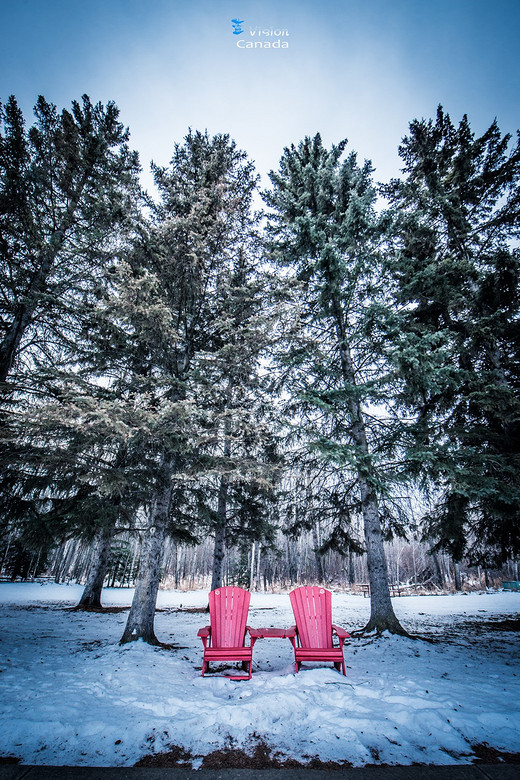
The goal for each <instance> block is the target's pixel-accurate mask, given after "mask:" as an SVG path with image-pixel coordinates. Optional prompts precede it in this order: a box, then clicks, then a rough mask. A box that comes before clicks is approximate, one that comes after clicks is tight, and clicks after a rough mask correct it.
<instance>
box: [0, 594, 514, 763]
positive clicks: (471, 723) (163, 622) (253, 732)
mask: <svg viewBox="0 0 520 780" xmlns="http://www.w3.org/2000/svg"><path fill="white" fill-rule="evenodd" d="M81 592H82V588H81V587H80V586H76V585H54V584H44V585H40V584H38V583H16V584H11V583H1V584H0V683H1V690H2V713H1V721H0V722H1V728H0V755H2V756H17V757H19V758H21V760H22V762H23V763H33V764H57V765H61V764H70V765H83V764H84V765H91V766H93V765H97V766H102V765H110V766H130V765H133V764H134V763H135V762H136V761H138V760H139V759H140V758H142V757H143V756H144V755H147V754H150V753H160V752H163V751H168V750H170V749H171V748H172V746H173V745H181V746H183V747H184V748H186V749H187V750H189V751H190V752H191V753H192V754H193V755H194V756H198V758H196V759H195V760H194V762H193V766H194V767H197V766H199V765H200V763H201V761H202V757H203V756H204V755H206V754H208V753H210V752H212V751H214V750H216V749H219V748H224V747H242V748H246V749H248V748H249V749H251V747H252V746H254V743H255V740H258V739H262V740H264V741H265V742H266V743H267V744H268V745H269V746H270V747H271V748H272V749H273V751H275V752H276V751H278V752H279V753H280V754H281V755H283V756H287V757H291V758H295V759H298V760H300V761H307V760H309V759H310V758H311V757H315V756H317V757H318V758H319V759H321V760H322V761H329V760H330V761H337V762H349V763H350V764H353V765H354V766H361V765H364V764H367V763H371V764H373V763H388V764H411V763H412V762H418V763H424V764H428V763H432V764H454V763H470V762H471V760H472V748H471V746H472V745H476V744H480V743H487V744H489V745H491V746H492V747H495V748H497V749H499V750H504V751H508V752H518V751H520V727H519V724H520V685H519V683H520V666H519V663H518V661H519V652H518V629H517V626H516V629H517V630H516V631H515V630H514V629H515V624H514V623H513V622H512V621H511V618H512V617H515V618H516V619H518V615H519V613H520V594H519V593H506V592H499V593H482V594H476V593H474V594H468V595H462V594H461V595H455V596H407V597H402V598H396V599H393V603H394V606H395V610H396V613H397V615H398V617H399V618H400V620H401V621H402V622H403V624H404V625H405V626H406V628H408V630H410V631H412V632H419V633H421V634H422V635H424V636H429V637H431V638H433V639H434V640H435V641H434V642H433V643H429V642H424V641H413V640H409V639H403V638H397V637H382V638H379V639H360V640H351V641H350V643H349V644H348V646H347V647H346V651H345V660H346V663H347V675H348V676H347V677H346V678H345V677H343V676H342V675H340V674H339V673H338V672H336V671H334V670H333V669H332V668H320V667H314V668H311V667H307V668H306V667H305V666H304V670H303V671H302V672H300V674H295V673H294V664H293V653H292V649H291V645H290V643H289V641H288V640H286V639H285V640H280V639H262V640H259V641H258V642H257V643H256V646H255V650H254V657H253V660H254V665H253V670H254V671H253V678H252V680H250V681H245V682H232V681H229V680H226V679H224V678H222V677H220V678H219V677H216V676H213V677H212V676H210V677H205V678H204V679H203V678H202V677H201V675H200V668H201V662H202V645H201V642H200V640H199V639H198V638H197V636H196V633H197V629H198V628H199V627H201V626H203V625H205V624H206V623H207V622H208V616H207V615H206V614H204V613H197V612H193V611H187V610H190V609H191V610H193V609H194V608H197V607H200V608H202V607H204V606H205V605H206V604H207V592H203V591H198V592H190V593H182V592H179V591H160V593H159V599H158V608H159V610H161V611H160V612H158V614H157V617H156V631H157V636H158V637H159V639H160V640H161V641H163V642H169V643H174V644H175V645H176V648H175V649H173V650H165V649H162V648H153V647H150V646H148V645H146V644H144V643H142V642H137V643H133V644H131V645H126V646H124V647H120V646H119V645H118V641H119V639H120V637H121V634H122V631H123V627H124V625H125V622H126V617H127V613H126V612H119V613H103V614H100V613H83V612H72V611H71V610H70V607H71V606H73V605H74V604H75V603H76V602H77V601H78V599H79V596H80V594H81ZM132 593H133V592H132V591H131V590H128V589H106V590H105V591H104V594H103V596H104V598H103V603H104V605H105V606H128V605H129V604H130V601H131V598H132ZM368 613H369V601H368V599H364V598H363V597H362V596H353V595H346V594H336V593H335V594H333V619H334V622H335V623H337V624H339V625H342V626H344V627H345V628H347V629H349V630H352V629H356V628H361V627H362V626H363V624H364V622H365V621H366V619H367V618H368ZM508 618H509V623H506V622H504V621H507V620H508ZM248 622H249V624H250V625H252V626H255V627H260V626H288V625H291V624H292V623H293V618H292V612H291V608H290V604H289V598H288V596H287V595H284V594H276V595H275V594H255V593H253V594H252V598H251V608H250V612H249V621H248ZM500 623H503V625H502V626H500Z"/></svg>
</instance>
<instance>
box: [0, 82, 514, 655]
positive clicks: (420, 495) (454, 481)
mask: <svg viewBox="0 0 520 780" xmlns="http://www.w3.org/2000/svg"><path fill="white" fill-rule="evenodd" d="M0 118H1V126H0V128H1V129H0V434H1V435H0V462H1V476H0V534H1V547H0V556H1V557H0V561H1V562H2V570H3V571H4V572H6V573H7V574H8V575H10V576H24V573H25V576H28V575H29V574H32V575H36V574H39V573H41V572H43V571H45V570H46V569H47V567H49V566H51V568H52V570H53V573H54V575H55V576H56V578H57V579H60V577H62V576H70V573H71V572H76V574H75V575H74V576H77V577H79V578H81V579H82V580H83V581H84V582H85V583H86V584H85V590H84V593H83V596H82V599H81V602H80V604H79V605H78V606H79V607H80V608H84V609H89V608H99V607H100V606H101V595H102V588H103V585H104V583H107V582H108V584H116V583H119V584H125V583H128V584H129V583H135V593H134V597H133V602H132V606H131V609H130V613H129V616H128V621H127V624H126V627H125V631H124V634H123V637H122V641H123V642H127V641H133V640H136V639H143V640H145V641H147V642H150V643H156V642H157V641H158V640H157V638H156V636H155V632H154V613H155V603H156V597H157V590H158V587H159V583H160V581H161V578H163V577H165V576H168V578H169V580H168V581H173V582H174V583H176V584H180V583H181V582H182V583H183V584H184V583H185V581H187V580H189V578H190V576H191V578H192V581H193V582H194V583H196V582H199V583H201V582H204V584H206V586H209V587H212V588H216V587H219V586H220V585H222V583H223V582H225V581H233V582H238V583H240V584H243V585H245V586H247V587H252V586H256V587H258V586H259V585H261V584H262V583H263V587H271V586H273V584H276V586H277V587H278V586H281V585H283V583H287V584H289V585H290V584H291V583H296V582H298V581H307V580H309V579H312V580H314V581H318V582H325V583H326V582H329V583H338V584H341V582H343V583H345V584H352V583H353V581H354V580H356V579H358V581H359V577H360V576H362V579H363V580H366V582H367V584H369V585H370V595H371V615H370V620H369V622H368V623H367V625H366V626H365V629H364V630H365V632H367V633H368V632H372V631H377V632H381V631H384V630H389V631H392V632H394V633H405V629H404V628H403V627H402V626H401V625H400V623H399V621H398V620H397V618H396V616H395V614H394V611H393V607H392V602H391V588H390V586H391V585H392V584H394V583H395V582H397V581H399V580H400V579H403V580H404V579H406V580H408V581H411V579H414V580H415V582H417V580H418V578H419V579H421V582H422V583H424V582H425V581H429V582H431V583H432V584H433V585H435V586H436V587H444V586H446V583H447V582H448V580H449V579H450V578H451V577H452V574H453V577H454V578H455V579H456V578H457V576H460V566H459V563H460V562H461V561H463V560H464V561H465V562H466V564H467V565H468V566H471V567H475V571H476V572H477V575H472V576H477V578H480V580H482V578H484V580H485V581H486V582H485V584H490V583H491V582H492V579H493V574H492V573H493V571H495V570H496V569H497V567H500V566H503V565H505V564H507V565H508V566H509V567H510V569H511V571H512V572H513V573H514V572H516V576H518V566H517V561H518V556H519V554H520V524H519V522H518V520H519V507H520V478H519V460H520V458H519V451H520V402H519V392H518V391H519V384H520V333H519V270H520V262H519V261H520V254H519V249H518V238H519V226H520V221H519V210H520V188H519V176H520V141H519V139H517V140H516V143H515V142H514V141H513V140H512V138H511V137H510V136H509V135H508V134H505V135H502V133H501V132H500V130H499V128H498V125H497V123H496V121H495V122H493V124H492V125H491V126H490V127H489V128H488V129H487V130H486V132H485V133H484V134H483V135H481V136H479V137H477V136H475V134H474V133H473V132H472V130H471V128H470V125H469V122H468V119H467V117H465V116H464V117H463V118H462V120H461V121H460V122H459V124H458V125H456V124H453V123H452V121H451V119H450V117H449V116H448V115H447V114H445V112H444V111H443V109H442V108H441V107H439V109H438V111H437V114H436V117H435V118H434V119H431V120H424V119H423V120H414V121H413V122H411V124H410V126H409V133H408V135H407V136H406V137H405V138H404V139H403V141H402V143H401V145H400V147H399V154H400V156H401V159H402V162H403V169H402V176H401V177H400V178H398V179H395V180H392V181H390V182H389V183H388V184H385V185H379V186H376V184H375V183H374V180H373V169H372V166H371V164H370V162H368V161H365V162H364V163H363V164H360V163H359V162H358V160H357V156H356V153H355V152H354V151H351V150H348V147H347V141H346V140H344V141H341V142H339V143H338V144H335V145H332V146H331V148H330V149H328V148H326V147H325V146H324V144H323V142H322V140H321V137H320V135H319V134H317V135H315V136H314V137H313V138H305V139H303V140H302V141H300V142H299V143H297V144H293V145H291V146H288V147H287V148H286V149H284V150H283V154H282V157H281V160H280V165H279V168H278V170H276V171H272V172H271V173H270V180H271V185H270V188H269V189H268V190H267V191H266V192H263V193H261V194H262V197H263V201H264V203H265V208H264V210H263V211H261V210H259V209H256V208H255V205H254V204H255V202H257V201H256V200H255V196H256V194H257V193H258V188H259V177H258V176H257V174H256V173H255V170H254V166H253V164H252V162H251V161H250V160H249V159H248V157H247V155H246V153H245V152H243V151H241V150H239V149H238V148H237V146H236V144H235V142H234V141H233V140H232V139H231V138H230V137H229V136H228V135H225V134H220V135H216V136H214V137H210V136H209V135H208V133H207V132H204V133H203V132H199V131H192V130H190V131H189V132H188V134H187V135H186V137H185V139H184V140H183V141H182V142H180V143H177V144H175V145H174V148H173V152H172V158H171V161H170V163H169V165H168V166H166V167H160V166H157V165H154V164H152V171H153V175H154V181H155V186H156V192H155V194H152V195H150V194H147V193H145V192H143V191H142V189H141V187H140V185H139V173H140V164H139V159H138V155H137V153H136V152H135V151H132V150H131V149H130V147H129V132H128V130H127V129H125V128H124V126H123V125H122V124H121V122H120V120H119V112H118V109H117V107H116V106H115V104H114V103H108V104H107V105H106V106H103V105H102V104H100V103H97V104H93V103H92V102H91V100H90V99H89V98H88V97H87V96H83V98H82V100H81V101H77V102H76V101H75V102H73V104H72V107H71V110H66V109H64V110H63V111H61V112H59V111H58V109H57V108H56V107H55V106H54V105H52V104H50V103H48V102H47V101H46V100H45V99H44V98H43V97H40V98H39V99H38V102H37V104H36V106H35V122H34V124H33V125H32V126H31V127H29V128H27V127H26V125H25V121H24V118H23V116H22V113H21V111H20V109H19V107H18V104H17V101H16V99H15V98H14V97H11V98H9V99H8V101H7V102H6V104H5V105H4V106H2V107H1V115H0ZM392 540H394V541H393V542H392ZM399 540H402V544H403V545H405V544H407V545H408V547H407V549H411V550H413V551H415V552H413V553H412V556H413V555H415V553H417V556H418V558H420V559H421V561H422V563H421V567H422V568H421V574H420V575H418V568H417V566H416V568H415V569H414V573H413V575H410V567H409V565H408V564H406V566H404V564H403V566H404V568H406V567H408V569H407V574H406V575H405V576H404V577H402V578H401V574H402V571H403V569H400V568H399V566H400V563H399V562H400V561H401V553H402V550H401V552H399V553H396V550H397V549H398V546H399V544H400V542H399ZM405 540H408V542H406V541H405ZM396 545H397V547H396ZM209 547H211V554H210V555H209V553H208V550H209ZM190 550H192V551H193V552H192V553H190ZM197 550H198V551H199V552H196V551H197ZM388 554H390V560H388V559H387V556H388ZM418 558H417V560H418ZM188 560H189V561H190V563H189V566H188V563H187V561H188ZM417 560H416V559H414V561H415V563H414V565H415V564H417ZM396 561H397V566H396ZM389 562H390V571H389ZM186 566H188V569H186ZM183 567H184V568H183ZM190 567H191V568H190ZM356 567H357V573H356ZM365 567H366V568H365ZM515 567H516V568H515ZM338 572H342V574H341V576H338ZM457 572H458V575H457ZM197 578H198V579H197ZM455 586H460V582H458V583H457V582H456V583H455Z"/></svg>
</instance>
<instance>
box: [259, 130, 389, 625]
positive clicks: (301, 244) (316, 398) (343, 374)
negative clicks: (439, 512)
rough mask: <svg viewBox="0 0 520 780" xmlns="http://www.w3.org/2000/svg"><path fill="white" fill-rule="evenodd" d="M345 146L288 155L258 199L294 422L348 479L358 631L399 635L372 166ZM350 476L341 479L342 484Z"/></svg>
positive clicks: (309, 143)
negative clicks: (282, 293) (363, 570)
mask: <svg viewBox="0 0 520 780" xmlns="http://www.w3.org/2000/svg"><path fill="white" fill-rule="evenodd" d="M345 147H346V142H341V143H340V144H338V145H337V146H332V148H331V149H330V150H327V149H326V148H325V147H324V146H323V143H322V141H321V138H320V136H319V135H316V136H315V137H314V138H313V139H311V138H306V139H305V140H304V141H302V142H301V143H300V144H299V145H298V146H297V147H295V146H291V147H290V148H286V149H285V151H284V154H283V156H282V159H281V162H280V168H279V171H278V172H273V173H271V174H270V177H271V181H272V185H273V187H272V189H271V191H270V192H268V193H267V195H266V202H267V204H268V205H269V206H270V207H271V208H272V209H273V213H272V214H271V216H270V237H271V238H270V251H271V257H272V258H273V260H276V261H277V262H278V263H279V265H280V266H281V267H282V268H283V275H284V278H285V280H286V282H287V286H286V289H287V298H288V305H289V306H290V317H288V322H287V325H286V328H285V333H284V337H285V342H286V349H285V354H284V355H283V363H284V365H285V372H286V388H287V390H288V391H289V392H290V393H291V397H292V398H293V399H295V401H296V403H295V407H296V409H295V418H296V414H298V415H299V419H300V421H301V422H300V428H301V429H303V430H305V434H306V435H307V436H308V438H309V445H310V446H311V448H312V449H313V450H315V451H317V452H318V453H319V454H320V456H321V457H322V458H324V459H325V460H328V461H331V462H334V463H336V464H338V465H340V466H342V467H343V468H344V469H345V472H346V473H347V474H349V475H350V473H351V472H354V473H355V476H356V484H355V487H354V490H355V493H356V510H357V511H359V512H360V513H361V514H362V516H363V522H364V541H365V547H366V552H367V556H368V569H369V577H370V587H371V616H370V620H369V622H368V624H367V626H366V627H365V631H367V632H369V631H377V632H382V631H385V630H388V631H391V632H394V633H404V630H403V628H402V627H401V625H400V623H399V621H398V620H397V618H396V616H395V614H394V611H393V607H392V603H391V600H390V593H389V587H388V574H387V567H386V560H385V554H384V548H383V529H382V525H381V516H380V510H379V503H378V502H379V497H380V496H381V495H382V494H384V493H385V491H386V490H388V483H389V472H388V471H385V469H384V468H383V466H384V459H385V456H388V455H389V454H390V453H389V452H385V450H384V448H382V442H383V432H384V428H385V421H384V420H383V419H378V416H377V414H376V415H374V414H372V410H373V407H374V405H376V404H380V403H381V402H382V401H384V400H385V367H384V366H382V365H381V363H380V362H379V361H378V360H377V358H376V352H377V350H376V349H375V345H374V343H373V342H372V339H371V331H370V321H369V318H368V316H367V311H369V310H370V307H372V306H373V305H374V302H377V300H378V296H379V297H380V298H381V299H382V297H383V292H382V290H381V286H380V284H379V283H380V279H379V278H378V271H379V262H378V255H377V243H378V226H377V220H376V217H375V214H374V201H375V197H376V194H375V190H374V187H373V184H372V180H371V172H372V169H371V166H370V163H368V162H365V164H364V165H363V166H359V165H358V163H357V160H356V155H355V153H353V152H351V153H350V154H349V155H348V156H347V157H346V159H344V160H343V161H342V155H343V152H344V151H345ZM348 478H349V477H347V479H348Z"/></svg>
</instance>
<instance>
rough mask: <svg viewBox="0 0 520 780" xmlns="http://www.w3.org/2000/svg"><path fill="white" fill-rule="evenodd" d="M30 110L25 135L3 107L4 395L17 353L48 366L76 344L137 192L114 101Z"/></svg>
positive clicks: (41, 101)
mask: <svg viewBox="0 0 520 780" xmlns="http://www.w3.org/2000/svg"><path fill="white" fill-rule="evenodd" d="M34 112H35V116H36V122H35V124H34V125H33V126H32V127H31V128H30V129H29V130H28V131H27V130H26V128H25V123H24V120H23V116H22V113H21V111H20V109H19V107H18V104H17V102H16V99H15V98H14V97H10V98H9V100H8V101H7V103H6V104H5V106H4V107H1V106H0V123H1V124H0V288H1V291H2V295H1V297H0V389H3V391H4V392H5V391H9V390H10V388H9V387H6V386H5V384H4V383H5V381H6V379H7V378H8V376H9V375H10V374H12V372H13V371H14V370H15V368H16V366H17V361H18V363H19V361H20V360H21V357H22V355H24V354H26V355H29V354H30V355H31V356H32V358H31V360H34V356H35V355H36V357H38V359H39V360H40V362H41V361H42V360H43V361H45V362H49V356H50V355H52V353H53V347H56V345H59V346H63V345H64V344H65V345H68V346H70V345H71V344H73V343H74V341H75V338H76V335H77V333H76V328H75V327H74V323H75V322H77V318H78V314H79V311H80V310H81V308H82V306H83V305H84V304H85V303H86V302H87V301H89V300H90V301H92V299H93V298H95V295H96V291H97V287H98V284H99V278H100V275H101V276H102V275H103V272H104V269H105V268H106V267H107V265H109V264H110V263H111V262H112V259H113V253H114V248H115V245H116V239H117V232H118V228H120V227H121V226H122V225H124V224H125V222H126V221H127V220H128V218H129V215H130V213H131V210H132V208H133V207H132V205H131V204H132V202H133V201H134V199H135V195H136V192H137V190H138V181H137V174H138V171H139V163H138V157H137V153H136V152H132V151H130V149H129V148H128V144H127V141H128V137H129V134H128V131H127V130H125V129H124V127H123V125H122V124H121V123H120V122H119V118H118V117H119V111H118V109H117V107H116V106H115V104H114V103H112V102H110V103H108V104H107V105H106V106H103V105H102V104H101V103H97V104H95V105H94V104H92V103H91V101H90V99H89V97H88V96H87V95H84V96H83V99H82V101H81V103H79V102H77V101H74V102H73V103H72V110H71V111H67V110H63V111H62V112H61V114H60V113H58V111H57V109H56V106H54V105H52V104H51V103H48V102H47V101H46V100H45V98H43V97H39V98H38V101H37V103H36V106H35V109H34ZM26 362H28V363H29V364H30V363H31V361H30V360H29V359H28V360H27V361H26ZM51 362H52V359H51Z"/></svg>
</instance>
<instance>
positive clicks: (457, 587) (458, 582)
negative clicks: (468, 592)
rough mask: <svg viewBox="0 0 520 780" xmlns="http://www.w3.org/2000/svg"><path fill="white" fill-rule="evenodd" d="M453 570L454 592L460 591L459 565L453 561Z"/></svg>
mask: <svg viewBox="0 0 520 780" xmlns="http://www.w3.org/2000/svg"><path fill="white" fill-rule="evenodd" d="M453 570H454V572H455V590H462V578H461V576H460V563H457V561H453Z"/></svg>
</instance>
